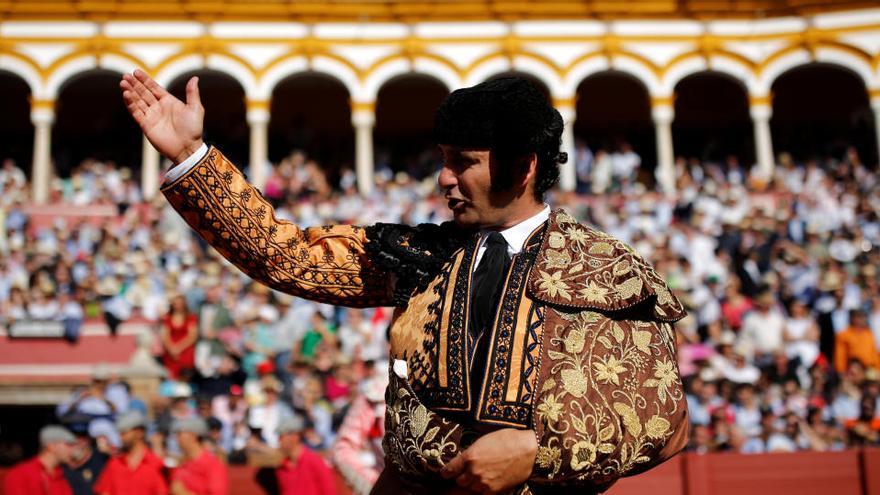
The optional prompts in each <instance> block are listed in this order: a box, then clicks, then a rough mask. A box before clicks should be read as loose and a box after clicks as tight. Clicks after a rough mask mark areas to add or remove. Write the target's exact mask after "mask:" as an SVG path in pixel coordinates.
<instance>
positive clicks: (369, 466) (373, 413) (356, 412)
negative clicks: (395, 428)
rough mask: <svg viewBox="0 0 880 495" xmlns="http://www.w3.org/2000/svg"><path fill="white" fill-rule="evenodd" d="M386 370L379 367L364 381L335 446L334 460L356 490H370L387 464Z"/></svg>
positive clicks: (357, 491)
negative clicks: (382, 370)
mask: <svg viewBox="0 0 880 495" xmlns="http://www.w3.org/2000/svg"><path fill="white" fill-rule="evenodd" d="M387 376H388V374H387V371H386V372H385V373H382V372H381V371H378V372H377V373H376V374H375V375H374V376H373V377H372V378H370V379H369V380H368V381H366V382H364V383H363V386H362V392H363V393H362V394H360V395H358V396H357V398H355V399H354V400H353V401H352V404H351V407H350V408H349V409H348V413H347V414H346V415H345V419H344V420H343V421H342V425H341V426H340V427H339V434H338V435H337V437H336V444H335V445H334V446H333V463H334V464H335V465H336V467H337V468H338V469H339V471H340V473H341V474H342V476H343V477H344V478H345V480H346V481H347V482H348V484H349V485H350V486H352V488H353V489H354V491H355V493H358V494H362V493H363V494H366V493H369V491H370V488H371V487H372V486H373V484H375V483H376V480H377V479H378V478H379V472H380V471H381V470H382V468H383V467H384V458H383V455H382V437H383V436H384V435H385V421H384V420H385V389H386V388H387V387H388V378H387Z"/></svg>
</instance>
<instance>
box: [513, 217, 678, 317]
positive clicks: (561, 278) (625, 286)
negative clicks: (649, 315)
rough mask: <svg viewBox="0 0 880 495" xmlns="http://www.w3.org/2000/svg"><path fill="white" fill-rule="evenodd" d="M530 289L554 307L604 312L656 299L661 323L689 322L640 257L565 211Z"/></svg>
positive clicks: (552, 231) (537, 265)
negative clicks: (652, 298)
mask: <svg viewBox="0 0 880 495" xmlns="http://www.w3.org/2000/svg"><path fill="white" fill-rule="evenodd" d="M529 288H530V291H531V292H532V293H533V294H535V296H537V297H538V298H540V299H542V300H544V301H546V302H548V303H551V304H555V305H559V306H566V307H569V308H582V309H596V310H602V311H618V310H621V309H626V308H629V307H632V306H635V305H636V304H639V303H640V302H642V301H644V300H646V299H647V298H649V297H651V296H656V304H655V306H654V316H655V317H656V318H658V319H661V320H665V321H676V320H679V319H681V318H682V317H683V316H684V310H683V309H682V307H681V304H680V303H679V302H678V301H677V300H676V299H675V297H673V296H672V293H671V292H670V291H669V289H668V288H667V287H666V284H665V282H663V279H662V278H660V276H659V275H657V273H656V272H655V271H654V269H653V268H652V267H651V266H650V265H649V264H648V263H647V262H646V261H645V260H644V259H643V258H641V257H640V256H639V255H638V254H637V253H636V252H635V251H633V250H632V249H631V248H630V247H629V246H627V245H626V244H624V243H623V242H620V241H619V240H617V239H615V238H613V237H611V236H609V235H608V234H605V233H603V232H599V231H597V230H594V229H591V228H589V227H586V226H583V225H579V224H577V223H576V221H575V220H574V218H572V217H571V216H569V215H568V214H567V213H565V212H562V211H559V212H557V213H556V215H555V217H554V216H551V224H550V226H549V228H548V233H547V235H546V239H545V241H544V245H543V246H542V248H541V252H540V255H539V257H538V260H537V261H536V263H535V267H534V268H533V269H532V274H531V276H530V280H529Z"/></svg>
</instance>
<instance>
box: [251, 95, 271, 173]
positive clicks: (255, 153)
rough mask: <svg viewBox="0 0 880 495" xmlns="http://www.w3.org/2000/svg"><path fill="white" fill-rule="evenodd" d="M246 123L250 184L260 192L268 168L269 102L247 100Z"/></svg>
mask: <svg viewBox="0 0 880 495" xmlns="http://www.w3.org/2000/svg"><path fill="white" fill-rule="evenodd" d="M247 122H248V125H249V126H250V128H251V153H250V164H249V168H250V177H249V179H250V183H251V184H253V185H254V187H256V188H257V189H260V190H262V189H263V186H265V185H266V179H267V174H268V167H269V101H267V100H248V101H247Z"/></svg>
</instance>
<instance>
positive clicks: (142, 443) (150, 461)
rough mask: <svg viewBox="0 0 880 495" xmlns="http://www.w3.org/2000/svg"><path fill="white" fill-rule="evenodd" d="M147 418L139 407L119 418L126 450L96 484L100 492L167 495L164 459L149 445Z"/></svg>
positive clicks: (121, 435)
mask: <svg viewBox="0 0 880 495" xmlns="http://www.w3.org/2000/svg"><path fill="white" fill-rule="evenodd" d="M146 426H147V424H146V419H145V418H144V416H143V414H141V413H140V412H138V411H129V412H127V413H124V414H121V415H119V417H118V418H116V429H117V430H118V431H119V437H120V439H121V440H122V452H121V453H120V454H119V455H116V456H115V457H113V458H112V459H110V461H109V462H107V466H106V467H105V468H104V472H103V473H101V477H100V478H98V481H97V482H96V483H95V486H94V487H93V488H92V489H93V490H94V492H95V494H96V495H167V494H168V484H167V483H165V477H164V476H163V475H162V460H161V459H159V457H157V456H156V454H154V453H153V451H152V450H150V448H149V447H148V446H147V442H146V440H145V438H146Z"/></svg>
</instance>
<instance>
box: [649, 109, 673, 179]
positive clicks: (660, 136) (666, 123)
mask: <svg viewBox="0 0 880 495" xmlns="http://www.w3.org/2000/svg"><path fill="white" fill-rule="evenodd" d="M651 117H652V119H653V120H654V132H655V135H656V140H657V172H656V177H657V180H658V182H659V183H660V188H661V189H662V190H663V193H664V194H672V193H673V192H675V179H676V177H675V151H674V150H673V148H672V119H674V118H675V108H674V106H673V98H671V97H653V98H651Z"/></svg>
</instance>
